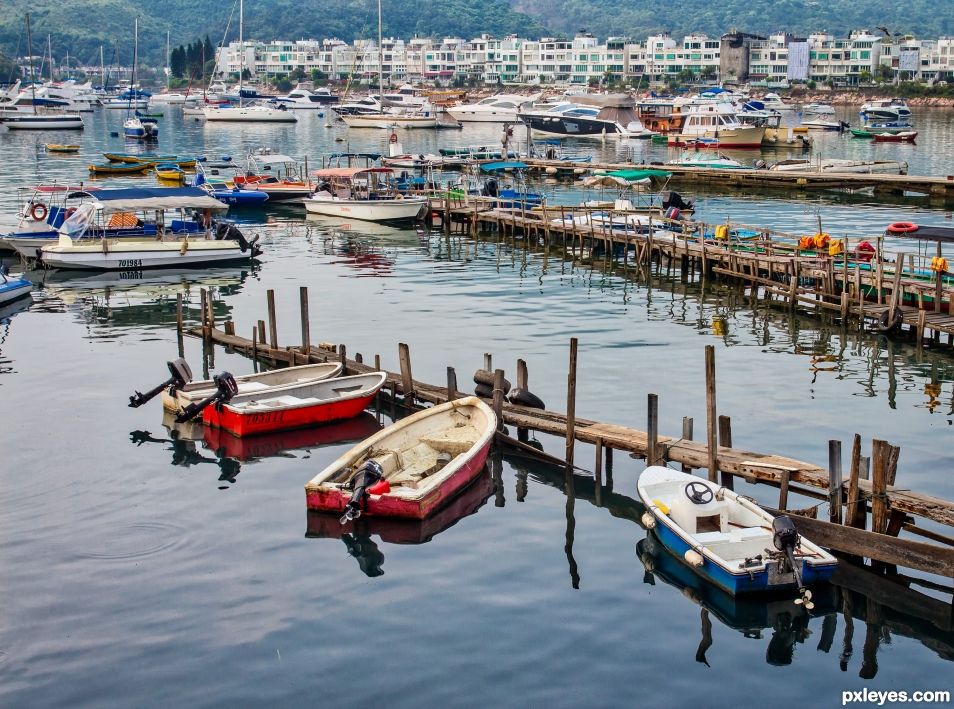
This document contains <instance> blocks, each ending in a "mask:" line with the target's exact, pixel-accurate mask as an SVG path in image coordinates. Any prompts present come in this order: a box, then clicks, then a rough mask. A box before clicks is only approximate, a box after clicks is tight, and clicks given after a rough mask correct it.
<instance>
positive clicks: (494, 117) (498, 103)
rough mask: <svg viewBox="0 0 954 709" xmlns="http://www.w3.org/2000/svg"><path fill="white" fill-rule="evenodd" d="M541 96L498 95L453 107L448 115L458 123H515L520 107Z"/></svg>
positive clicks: (448, 111)
mask: <svg viewBox="0 0 954 709" xmlns="http://www.w3.org/2000/svg"><path fill="white" fill-rule="evenodd" d="M539 98H540V95H539V94H537V95H535V96H521V95H519V94H497V95H496V96H491V97H489V98H485V99H481V100H480V101H478V102H477V103H465V104H461V105H460V106H452V107H451V108H448V109H447V113H448V114H449V115H450V116H451V117H452V118H453V119H454V120H457V121H461V122H462V123H463V122H468V123H478V122H479V123H515V122H516V121H517V120H519V118H518V117H517V111H518V110H519V109H520V106H522V105H523V104H527V103H533V102H534V101H536V100H537V99H539Z"/></svg>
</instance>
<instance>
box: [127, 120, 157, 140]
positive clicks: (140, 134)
mask: <svg viewBox="0 0 954 709" xmlns="http://www.w3.org/2000/svg"><path fill="white" fill-rule="evenodd" d="M123 137H125V138H126V139H128V140H142V141H156V140H159V126H158V125H157V124H156V121H155V120H154V119H152V120H150V119H148V118H140V117H139V116H135V117H133V118H127V119H126V120H125V121H123Z"/></svg>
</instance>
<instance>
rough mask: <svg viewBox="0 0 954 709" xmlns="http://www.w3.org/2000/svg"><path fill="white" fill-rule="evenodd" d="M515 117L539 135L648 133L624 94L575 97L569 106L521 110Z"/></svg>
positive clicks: (640, 135)
mask: <svg viewBox="0 0 954 709" xmlns="http://www.w3.org/2000/svg"><path fill="white" fill-rule="evenodd" d="M517 116H518V118H519V119H520V120H521V121H522V122H523V123H524V124H525V125H527V126H529V127H530V129H531V130H532V131H533V132H534V133H536V134H538V135H549V136H560V137H570V136H572V137H597V138H598V137H604V136H605V137H609V138H630V137H645V136H647V135H650V134H651V132H650V131H648V130H646V128H645V127H644V126H643V124H642V123H641V122H640V120H639V119H638V118H637V117H636V113H635V111H634V109H633V100H632V99H631V98H630V97H629V96H628V95H626V94H605V95H601V94H593V95H586V96H577V97H576V99H575V101H574V102H572V103H571V102H569V101H561V102H558V103H556V104H555V105H552V106H551V107H550V108H546V109H544V108H543V107H536V108H530V109H529V110H520V111H519V113H518V114H517Z"/></svg>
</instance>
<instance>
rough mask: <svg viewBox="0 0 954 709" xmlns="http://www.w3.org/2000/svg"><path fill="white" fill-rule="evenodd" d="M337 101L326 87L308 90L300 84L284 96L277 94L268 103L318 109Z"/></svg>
mask: <svg viewBox="0 0 954 709" xmlns="http://www.w3.org/2000/svg"><path fill="white" fill-rule="evenodd" d="M337 102H338V97H337V96H335V95H334V94H332V93H331V92H330V91H329V90H328V89H317V90H315V91H310V90H309V89H306V88H304V87H302V86H296V87H295V88H294V89H292V90H291V91H289V92H288V93H287V94H286V95H285V96H278V97H277V98H274V99H272V100H271V101H270V103H274V104H279V105H282V106H285V107H287V108H294V109H318V108H323V107H325V106H327V105H328V104H329V103H337Z"/></svg>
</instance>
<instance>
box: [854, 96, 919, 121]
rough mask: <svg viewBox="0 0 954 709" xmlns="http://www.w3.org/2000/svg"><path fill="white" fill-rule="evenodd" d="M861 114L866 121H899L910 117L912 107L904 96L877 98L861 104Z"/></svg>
mask: <svg viewBox="0 0 954 709" xmlns="http://www.w3.org/2000/svg"><path fill="white" fill-rule="evenodd" d="M861 115H862V116H864V119H865V120H866V121H870V120H882V121H897V120H899V119H901V118H908V117H909V116H910V115H911V109H910V108H908V104H907V101H905V100H904V99H903V98H891V99H876V100H874V101H868V103H866V104H863V105H862V106H861Z"/></svg>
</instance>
